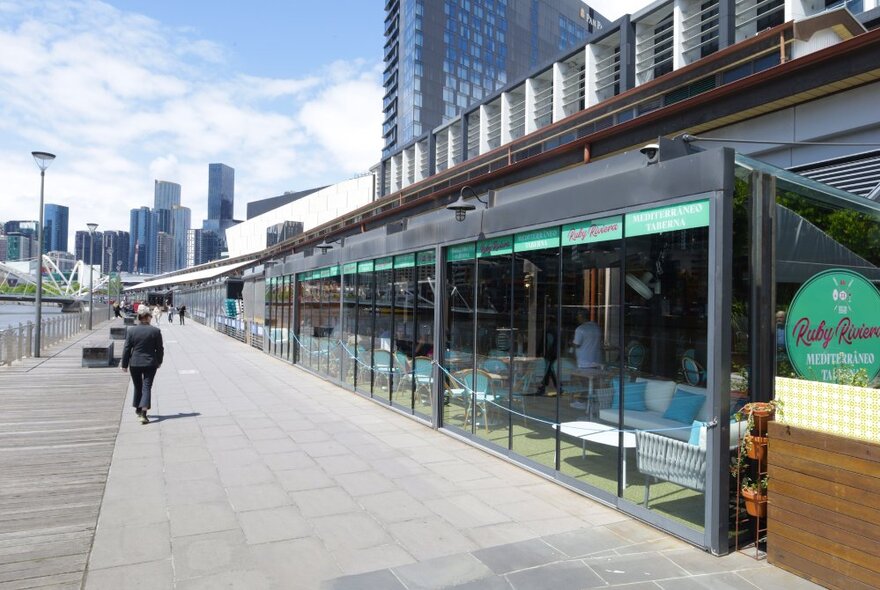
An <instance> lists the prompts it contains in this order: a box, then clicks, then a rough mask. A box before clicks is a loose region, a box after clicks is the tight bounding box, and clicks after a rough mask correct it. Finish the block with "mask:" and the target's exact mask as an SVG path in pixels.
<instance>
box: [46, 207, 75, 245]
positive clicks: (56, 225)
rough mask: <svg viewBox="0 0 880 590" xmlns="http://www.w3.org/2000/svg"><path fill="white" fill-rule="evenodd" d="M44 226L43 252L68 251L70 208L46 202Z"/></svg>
mask: <svg viewBox="0 0 880 590" xmlns="http://www.w3.org/2000/svg"><path fill="white" fill-rule="evenodd" d="M44 211H45V214H44V215H45V216H44V219H45V225H44V226H43V253H44V254H45V253H46V252H66V251H67V232H68V219H69V213H70V210H69V209H68V208H67V207H65V206H64V205H53V204H51V203H46V206H45V208H44Z"/></svg>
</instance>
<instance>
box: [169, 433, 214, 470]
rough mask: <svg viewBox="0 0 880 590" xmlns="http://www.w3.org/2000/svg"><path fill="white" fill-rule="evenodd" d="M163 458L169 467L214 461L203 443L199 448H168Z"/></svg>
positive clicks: (174, 446) (175, 446)
mask: <svg viewBox="0 0 880 590" xmlns="http://www.w3.org/2000/svg"><path fill="white" fill-rule="evenodd" d="M199 438H201V437H199ZM162 457H163V458H164V460H165V463H166V464H169V465H170V464H172V463H189V462H190V461H211V460H212V459H213V458H212V457H211V453H210V452H209V451H208V448H207V447H205V446H204V443H201V444H200V445H199V446H183V445H180V444H175V445H173V446H166V447H164V450H163V451H162Z"/></svg>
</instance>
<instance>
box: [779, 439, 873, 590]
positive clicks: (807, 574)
mask: <svg viewBox="0 0 880 590" xmlns="http://www.w3.org/2000/svg"><path fill="white" fill-rule="evenodd" d="M768 434H769V438H770V452H769V453H768V456H769V475H770V491H769V497H770V501H769V510H768V518H767V528H768V532H767V535H768V536H767V558H768V560H769V561H770V563H772V564H774V565H776V566H778V567H781V568H783V569H786V570H788V571H790V572H793V573H795V574H797V575H799V576H802V577H804V578H807V579H810V580H813V581H814V582H816V583H818V584H821V585H823V586H826V587H828V588H840V589H846V590H862V589H868V588H880V444H876V443H872V442H865V441H860V440H854V439H848V438H843V437H840V436H836V435H832V434H825V433H821V432H817V431H814V430H807V429H804V428H797V427H794V426H789V425H786V424H781V423H778V422H773V423H771V424H770V426H769V431H768Z"/></svg>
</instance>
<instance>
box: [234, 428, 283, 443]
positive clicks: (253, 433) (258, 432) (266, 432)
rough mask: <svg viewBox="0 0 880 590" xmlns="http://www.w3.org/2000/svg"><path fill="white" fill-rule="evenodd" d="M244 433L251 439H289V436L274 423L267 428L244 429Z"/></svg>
mask: <svg viewBox="0 0 880 590" xmlns="http://www.w3.org/2000/svg"><path fill="white" fill-rule="evenodd" d="M244 434H245V436H247V437H248V438H249V439H251V440H252V441H258V440H273V439H279V438H281V439H288V440H289V438H290V437H289V436H288V435H287V433H286V432H284V431H283V430H281V429H280V428H278V427H277V426H274V425H273V426H271V427H269V428H249V429H247V430H245V431H244Z"/></svg>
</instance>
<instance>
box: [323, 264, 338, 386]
mask: <svg viewBox="0 0 880 590" xmlns="http://www.w3.org/2000/svg"><path fill="white" fill-rule="evenodd" d="M327 274H328V275H329V276H327V277H326V278H325V279H323V281H322V282H323V284H322V289H321V293H322V295H321V322H322V325H321V338H322V342H321V351H322V355H323V359H322V367H321V370H322V372H323V373H326V374H327V375H328V376H330V377H335V378H337V379H338V378H339V370H340V365H339V353H340V350H341V348H340V346H339V339H340V336H341V327H340V321H339V320H340V318H339V314H340V308H339V302H340V291H341V289H342V279H341V277H340V276H339V267H338V266H333V267H331V268H330V269H329V270H328V271H327Z"/></svg>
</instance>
